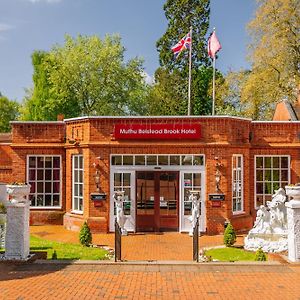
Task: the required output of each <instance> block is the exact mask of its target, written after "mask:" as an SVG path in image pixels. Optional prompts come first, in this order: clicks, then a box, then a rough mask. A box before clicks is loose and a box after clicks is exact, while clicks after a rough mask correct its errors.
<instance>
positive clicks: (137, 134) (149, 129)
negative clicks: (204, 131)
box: [114, 123, 201, 140]
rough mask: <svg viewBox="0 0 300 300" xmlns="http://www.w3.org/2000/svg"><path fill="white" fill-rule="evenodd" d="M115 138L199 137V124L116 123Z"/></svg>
mask: <svg viewBox="0 0 300 300" xmlns="http://www.w3.org/2000/svg"><path fill="white" fill-rule="evenodd" d="M114 136H115V139H118V140H134V139H137V140H138V139H144V140H151V139H155V140H157V139H158V140H165V139H167V140H173V139H174V140H176V139H188V140H194V139H199V138H200V137H201V126H200V124H190V123H179V124H158V123H149V124H116V125H115V132H114Z"/></svg>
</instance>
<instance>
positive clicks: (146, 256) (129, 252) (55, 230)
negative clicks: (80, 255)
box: [30, 225, 244, 261]
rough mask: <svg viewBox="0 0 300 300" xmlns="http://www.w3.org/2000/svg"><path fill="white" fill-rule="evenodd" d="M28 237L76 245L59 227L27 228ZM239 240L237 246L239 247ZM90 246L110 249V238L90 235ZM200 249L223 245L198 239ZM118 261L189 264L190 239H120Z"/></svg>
mask: <svg viewBox="0 0 300 300" xmlns="http://www.w3.org/2000/svg"><path fill="white" fill-rule="evenodd" d="M30 231H31V234H33V235H35V236H38V237H41V238H44V239H48V240H55V241H60V242H70V243H78V232H73V231H69V230H66V229H64V227H63V226H53V225H51V226H31V227H30ZM243 238H244V237H243V236H240V237H238V239H237V244H241V245H242V244H243ZM93 244H97V245H105V246H109V247H111V248H114V234H113V233H109V234H93ZM199 244H200V247H202V248H203V247H213V246H220V245H223V236H222V235H216V236H201V237H200V241H199ZM122 259H123V260H129V261H132V260H133V261H136V260H180V261H184V260H192V237H190V236H189V235H188V234H182V233H178V232H164V233H159V234H155V233H146V234H143V233H137V234H129V235H128V236H124V237H122Z"/></svg>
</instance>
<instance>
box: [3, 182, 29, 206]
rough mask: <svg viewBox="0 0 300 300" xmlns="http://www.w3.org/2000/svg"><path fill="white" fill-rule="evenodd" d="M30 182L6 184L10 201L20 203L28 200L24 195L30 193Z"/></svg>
mask: <svg viewBox="0 0 300 300" xmlns="http://www.w3.org/2000/svg"><path fill="white" fill-rule="evenodd" d="M30 187H31V185H30V184H20V185H16V184H8V185H7V186H6V188H7V193H8V195H9V196H10V198H11V203H22V202H26V201H28V200H27V199H26V196H28V195H29V193H30Z"/></svg>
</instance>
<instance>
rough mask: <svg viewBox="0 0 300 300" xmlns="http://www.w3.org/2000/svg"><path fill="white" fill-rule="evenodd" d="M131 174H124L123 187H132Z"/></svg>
mask: <svg viewBox="0 0 300 300" xmlns="http://www.w3.org/2000/svg"><path fill="white" fill-rule="evenodd" d="M130 175H131V174H130V173H124V174H123V186H130Z"/></svg>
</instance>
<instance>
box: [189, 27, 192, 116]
mask: <svg viewBox="0 0 300 300" xmlns="http://www.w3.org/2000/svg"><path fill="white" fill-rule="evenodd" d="M192 30H193V28H192V26H191V27H190V37H191V46H190V53H189V90H188V116H190V115H191V81H192V42H193V39H192Z"/></svg>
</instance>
